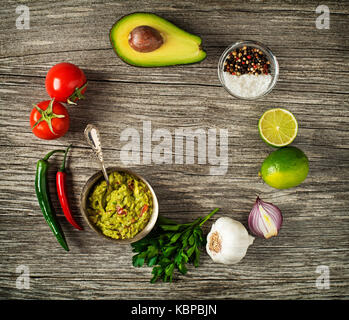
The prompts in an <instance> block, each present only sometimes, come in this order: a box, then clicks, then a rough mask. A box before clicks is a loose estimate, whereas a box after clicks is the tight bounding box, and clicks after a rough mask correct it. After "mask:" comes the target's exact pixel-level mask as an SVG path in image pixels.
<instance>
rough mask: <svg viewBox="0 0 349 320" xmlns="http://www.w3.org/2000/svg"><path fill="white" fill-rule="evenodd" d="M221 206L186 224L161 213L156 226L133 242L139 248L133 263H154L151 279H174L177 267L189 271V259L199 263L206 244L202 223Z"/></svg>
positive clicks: (151, 264) (150, 265) (138, 264)
mask: <svg viewBox="0 0 349 320" xmlns="http://www.w3.org/2000/svg"><path fill="white" fill-rule="evenodd" d="M218 210H219V208H216V209H214V210H213V211H212V212H211V213H209V214H208V215H207V216H205V217H200V218H198V219H196V220H194V221H193V222H191V223H184V224H178V223H176V222H174V221H172V220H170V219H168V218H165V217H162V216H159V218H158V222H157V227H156V228H155V229H154V230H153V231H152V232H151V233H149V234H148V235H147V236H146V237H145V238H143V239H141V240H139V241H137V242H134V243H132V244H131V246H132V248H133V252H138V253H137V254H136V255H134V256H133V257H132V264H133V266H134V267H142V266H143V265H144V264H145V265H148V266H149V267H153V270H152V275H153V277H152V278H151V280H150V282H151V283H155V282H156V281H157V280H158V279H162V280H163V281H164V282H172V280H173V274H174V271H175V269H177V270H178V271H179V272H180V273H182V274H186V273H187V271H188V269H187V267H186V264H188V263H192V264H193V265H194V267H198V266H199V259H200V249H201V248H202V247H204V246H205V245H206V238H204V236H203V232H202V229H201V227H202V225H203V224H204V223H205V222H206V221H207V220H208V219H210V218H211V217H212V216H213V215H214V214H215V213H216V212H217V211H218Z"/></svg>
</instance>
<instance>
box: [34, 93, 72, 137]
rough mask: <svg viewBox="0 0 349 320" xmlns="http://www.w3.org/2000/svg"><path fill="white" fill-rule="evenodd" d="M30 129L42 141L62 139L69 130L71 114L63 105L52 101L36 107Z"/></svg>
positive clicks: (41, 103)
mask: <svg viewBox="0 0 349 320" xmlns="http://www.w3.org/2000/svg"><path fill="white" fill-rule="evenodd" d="M29 122H30V127H31V128H32V131H33V133H34V134H35V135H36V136H37V137H38V138H40V139H45V140H52V139H57V138H60V137H62V136H63V135H64V134H65V133H66V132H67V131H68V129H69V114H68V111H67V108H66V107H65V106H63V105H62V104H61V103H59V102H56V101H54V99H52V100H46V101H41V102H40V103H38V104H37V105H34V108H33V109H32V111H31V113H30V119H29Z"/></svg>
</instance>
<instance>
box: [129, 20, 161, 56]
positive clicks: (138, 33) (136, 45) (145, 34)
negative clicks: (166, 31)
mask: <svg viewBox="0 0 349 320" xmlns="http://www.w3.org/2000/svg"><path fill="white" fill-rule="evenodd" d="M128 43H129V45H130V46H131V47H132V48H133V49H134V50H136V51H138V52H144V53H145V52H152V51H155V50H156V49H158V48H160V47H161V46H162V44H163V43H164V40H163V38H162V36H161V34H160V32H159V31H158V30H156V29H154V28H152V27H149V26H138V27H136V28H134V29H133V30H132V31H131V32H130V34H129V38H128Z"/></svg>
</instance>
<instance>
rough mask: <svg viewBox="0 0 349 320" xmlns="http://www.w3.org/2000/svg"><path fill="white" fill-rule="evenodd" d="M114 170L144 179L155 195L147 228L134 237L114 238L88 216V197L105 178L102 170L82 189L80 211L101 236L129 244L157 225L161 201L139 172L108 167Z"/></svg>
mask: <svg viewBox="0 0 349 320" xmlns="http://www.w3.org/2000/svg"><path fill="white" fill-rule="evenodd" d="M114 171H119V172H126V173H128V174H130V175H133V176H135V177H136V178H138V179H140V180H142V181H143V182H144V183H145V184H146V185H147V187H148V188H149V190H150V192H151V194H152V196H153V212H152V215H151V216H150V219H149V221H148V224H147V225H146V226H145V228H144V229H143V230H141V231H140V232H138V233H137V234H136V235H135V236H134V237H133V238H130V239H114V238H110V237H108V236H106V235H105V234H103V233H102V231H101V230H99V229H98V228H97V227H96V226H95V225H94V224H93V223H92V222H91V221H90V219H89V217H88V212H87V201H88V197H89V195H90V192H91V189H92V188H93V187H94V186H95V185H96V183H97V182H99V181H100V180H101V179H104V178H103V173H102V171H98V172H97V173H95V174H94V175H93V176H92V177H90V178H89V179H88V180H87V182H86V184H85V185H84V187H83V188H82V191H81V195H80V211H81V214H82V215H83V217H84V219H85V221H86V222H87V224H88V225H89V227H90V228H91V229H92V230H93V231H95V232H96V233H97V234H98V235H99V236H101V237H103V238H104V239H108V240H111V241H113V242H116V243H119V244H129V243H132V242H136V241H138V240H140V239H142V238H144V237H145V236H146V235H147V234H148V233H149V232H150V231H151V230H152V229H153V227H154V226H155V223H156V220H157V218H158V215H159V203H158V199H157V197H156V194H155V192H154V190H153V188H152V187H151V185H150V184H149V183H148V181H147V180H145V179H144V178H143V177H142V176H140V175H139V174H137V173H135V172H133V171H131V170H128V169H124V168H120V167H110V168H107V173H108V174H110V173H111V172H114Z"/></svg>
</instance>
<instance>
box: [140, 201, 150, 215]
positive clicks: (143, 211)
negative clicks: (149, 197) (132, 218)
mask: <svg viewBox="0 0 349 320" xmlns="http://www.w3.org/2000/svg"><path fill="white" fill-rule="evenodd" d="M148 207H149V206H148V205H147V204H145V205H144V206H143V208H142V211H141V214H140V217H141V216H143V214H144V213H145V212H147V210H148Z"/></svg>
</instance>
